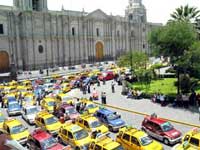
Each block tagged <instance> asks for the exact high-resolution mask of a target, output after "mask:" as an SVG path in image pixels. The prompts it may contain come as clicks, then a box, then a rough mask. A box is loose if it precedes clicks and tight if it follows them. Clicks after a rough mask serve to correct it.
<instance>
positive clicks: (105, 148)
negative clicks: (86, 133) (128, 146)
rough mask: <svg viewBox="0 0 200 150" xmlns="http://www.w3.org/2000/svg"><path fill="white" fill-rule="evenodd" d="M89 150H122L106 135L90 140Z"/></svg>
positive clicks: (122, 149) (118, 144) (119, 145)
mask: <svg viewBox="0 0 200 150" xmlns="http://www.w3.org/2000/svg"><path fill="white" fill-rule="evenodd" d="M89 150H124V148H123V147H122V146H121V144H120V143H118V142H116V141H114V140H113V139H111V138H110V137H109V136H107V135H106V134H100V135H98V136H96V137H95V139H94V140H92V142H91V143H90V145H89Z"/></svg>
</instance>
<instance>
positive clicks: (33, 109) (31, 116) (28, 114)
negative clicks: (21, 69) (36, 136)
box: [22, 106, 39, 124]
mask: <svg viewBox="0 0 200 150" xmlns="http://www.w3.org/2000/svg"><path fill="white" fill-rule="evenodd" d="M38 112H39V110H38V109H37V106H27V107H25V108H23V112H22V118H23V119H24V120H25V121H26V122H28V123H29V124H35V116H36V114H37V113H38Z"/></svg>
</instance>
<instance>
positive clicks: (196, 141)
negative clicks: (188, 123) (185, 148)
mask: <svg viewBox="0 0 200 150" xmlns="http://www.w3.org/2000/svg"><path fill="white" fill-rule="evenodd" d="M189 143H190V144H192V145H194V146H199V140H198V139H196V138H193V137H191V139H190V142H189Z"/></svg>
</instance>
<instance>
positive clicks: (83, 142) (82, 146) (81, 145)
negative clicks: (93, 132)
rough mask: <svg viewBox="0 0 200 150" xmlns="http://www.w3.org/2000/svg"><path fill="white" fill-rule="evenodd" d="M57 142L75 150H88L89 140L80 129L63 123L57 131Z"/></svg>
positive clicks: (86, 133)
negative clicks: (68, 145)
mask: <svg viewBox="0 0 200 150" xmlns="http://www.w3.org/2000/svg"><path fill="white" fill-rule="evenodd" d="M58 141H59V142H60V143H64V144H70V145H71V146H72V147H73V148H74V149H76V150H77V149H78V150H88V146H89V144H90V142H91V138H90V136H89V134H88V132H87V131H86V130H85V129H83V128H82V127H80V126H78V125H76V124H72V123H65V124H64V125H63V126H62V127H61V128H60V130H59V133H58Z"/></svg>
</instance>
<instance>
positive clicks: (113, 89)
mask: <svg viewBox="0 0 200 150" xmlns="http://www.w3.org/2000/svg"><path fill="white" fill-rule="evenodd" d="M111 89H112V93H115V83H114V82H112V83H111Z"/></svg>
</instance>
